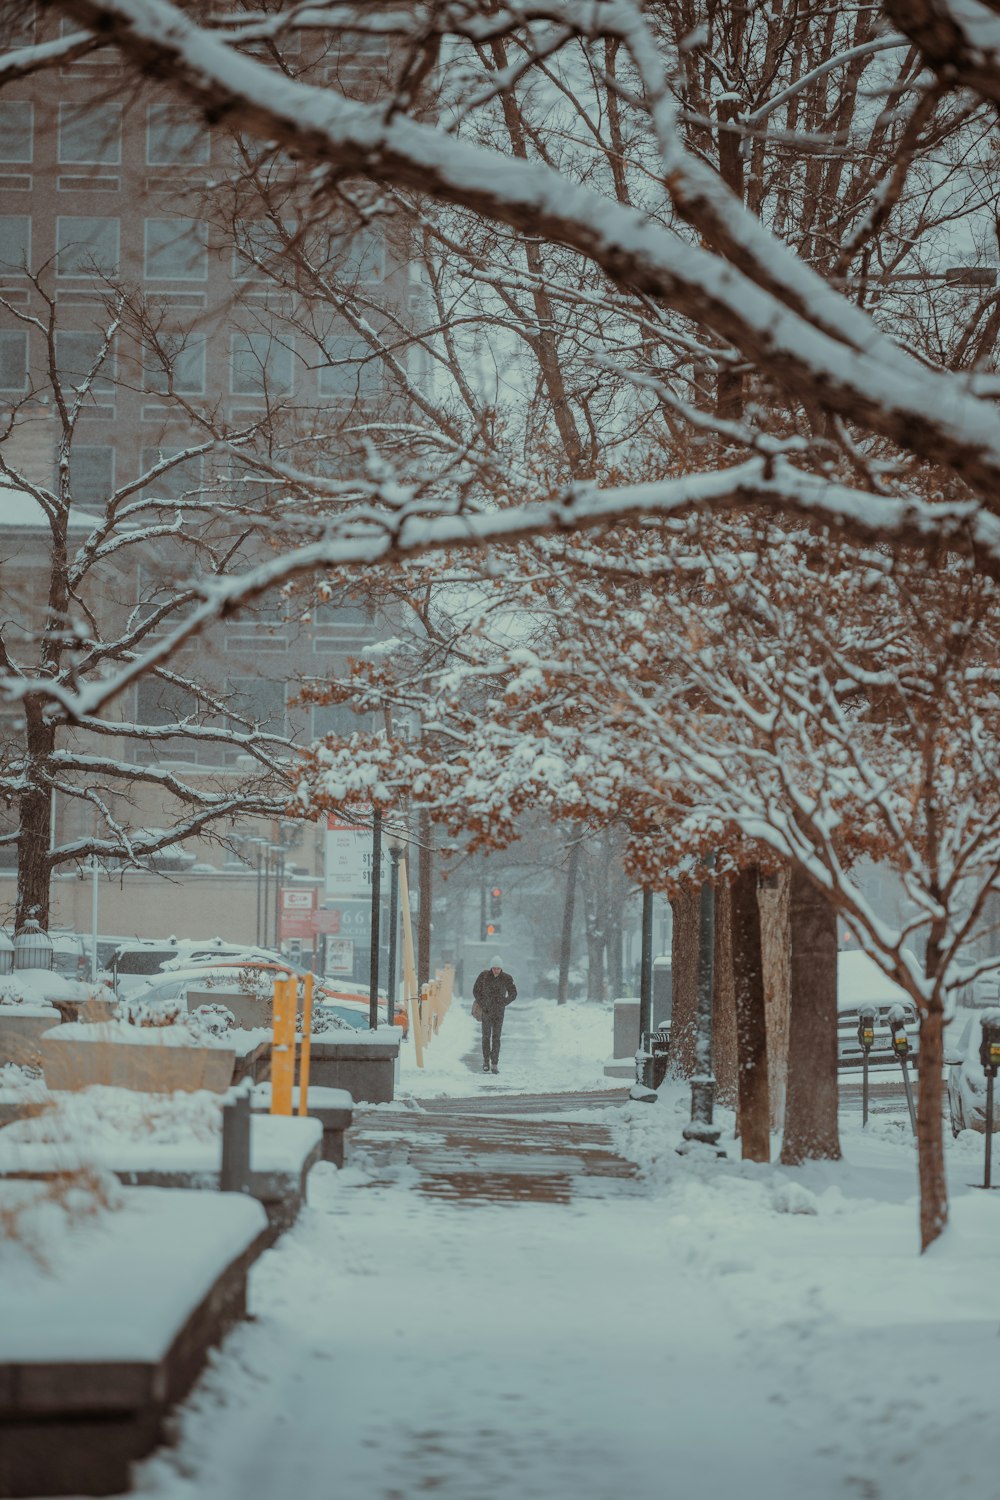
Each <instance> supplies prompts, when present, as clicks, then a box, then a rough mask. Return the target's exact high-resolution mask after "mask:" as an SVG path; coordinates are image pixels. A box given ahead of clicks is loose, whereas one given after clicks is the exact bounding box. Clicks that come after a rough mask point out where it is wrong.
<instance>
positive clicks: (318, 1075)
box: [309, 1030, 400, 1104]
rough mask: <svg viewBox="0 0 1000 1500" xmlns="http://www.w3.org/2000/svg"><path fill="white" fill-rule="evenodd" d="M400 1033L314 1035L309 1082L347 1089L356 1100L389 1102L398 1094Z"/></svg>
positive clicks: (329, 1087) (319, 1086)
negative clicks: (396, 1091)
mask: <svg viewBox="0 0 1000 1500" xmlns="http://www.w3.org/2000/svg"><path fill="white" fill-rule="evenodd" d="M399 1042H400V1038H399V1036H398V1034H397V1035H395V1036H392V1035H389V1034H388V1030H387V1031H386V1032H385V1033H383V1032H369V1033H367V1034H366V1033H365V1032H354V1033H347V1032H341V1033H339V1034H335V1035H332V1036H331V1034H330V1032H328V1031H324V1032H323V1033H322V1035H320V1036H314V1037H313V1039H312V1047H311V1058H310V1063H309V1084H310V1087H312V1085H314V1084H315V1086H316V1087H317V1088H322V1089H346V1090H347V1092H348V1093H349V1094H350V1096H351V1098H352V1099H353V1100H354V1102H355V1104H360V1103H362V1102H364V1103H368V1104H388V1103H390V1101H391V1100H392V1099H393V1098H394V1096H395V1088H396V1077H397V1074H398V1071H399Z"/></svg>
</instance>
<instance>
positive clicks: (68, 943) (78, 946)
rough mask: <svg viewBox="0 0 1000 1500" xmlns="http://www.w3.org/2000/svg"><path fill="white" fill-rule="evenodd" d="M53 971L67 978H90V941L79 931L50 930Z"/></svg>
mask: <svg viewBox="0 0 1000 1500" xmlns="http://www.w3.org/2000/svg"><path fill="white" fill-rule="evenodd" d="M49 938H50V940H51V943H52V971H53V973H55V974H65V975H66V978H67V979H89V978H90V943H89V941H88V939H86V938H84V937H81V935H80V934H79V933H78V932H50V933H49Z"/></svg>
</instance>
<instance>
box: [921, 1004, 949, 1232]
mask: <svg viewBox="0 0 1000 1500" xmlns="http://www.w3.org/2000/svg"><path fill="white" fill-rule="evenodd" d="M943 1070H944V1007H943V1006H942V1004H941V1002H940V1000H937V1001H934V1002H933V1003H932V1005H931V1007H930V1009H929V1010H926V1011H924V1013H923V1014H922V1016H921V1018H920V1050H919V1052H918V1053H917V1087H918V1090H919V1095H918V1099H917V1172H918V1176H919V1179H920V1249H921V1250H922V1251H923V1250H926V1249H927V1247H928V1245H933V1243H934V1241H935V1240H936V1239H937V1237H938V1235H939V1234H941V1233H942V1232H943V1230H944V1229H945V1228H946V1227H947V1224H948V1188H947V1182H946V1178H945V1170H944V1116H943V1114H942V1112H941V1081H942V1076H943Z"/></svg>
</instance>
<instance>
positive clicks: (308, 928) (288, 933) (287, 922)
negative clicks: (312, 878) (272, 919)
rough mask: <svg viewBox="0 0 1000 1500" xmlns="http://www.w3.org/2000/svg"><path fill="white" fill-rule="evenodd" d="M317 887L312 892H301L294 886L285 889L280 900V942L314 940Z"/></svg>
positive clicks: (281, 892)
mask: <svg viewBox="0 0 1000 1500" xmlns="http://www.w3.org/2000/svg"><path fill="white" fill-rule="evenodd" d="M316 896H317V891H316V888H315V886H314V887H313V888H312V890H305V891H304V890H301V889H297V888H295V887H294V886H291V887H287V886H286V887H284V888H283V889H282V890H281V891H280V892H279V899H278V941H279V942H280V943H284V942H287V941H288V939H289V938H309V939H311V938H312V935H313V933H314V932H315V930H316V929H315V927H314V925H313V918H314V916H315V913H316Z"/></svg>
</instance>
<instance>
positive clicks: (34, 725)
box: [14, 702, 56, 932]
mask: <svg viewBox="0 0 1000 1500" xmlns="http://www.w3.org/2000/svg"><path fill="white" fill-rule="evenodd" d="M43 706H44V705H42V704H41V703H34V702H29V703H27V704H26V705H25V721H26V749H27V760H28V777H27V779H28V784H29V790H28V791H26V792H25V793H24V794H23V795H22V797H21V800H20V806H19V808H18V838H17V904H16V907H15V911H14V931H15V932H20V930H21V928H22V927H23V926H24V924H25V922H26V921H27V920H28V918H29V917H34V918H35V919H36V921H37V922H38V924H39V926H40V927H41V928H42V929H43V931H44V930H45V929H46V928H47V927H48V925H49V899H50V898H49V882H50V876H51V860H50V856H49V847H50V844H51V823H52V788H51V787H50V786H49V785H48V783H47V781H46V780H45V779H44V778H43V776H42V774H41V773H42V768H43V767H44V766H45V765H46V764H47V762H48V761H49V758H50V757H51V755H52V753H53V751H54V750H55V740H56V732H55V729H54V728H53V726H52V725H50V724H46V723H45V722H44V720H43V719H42V709H43Z"/></svg>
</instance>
